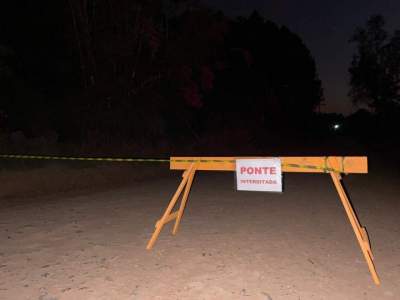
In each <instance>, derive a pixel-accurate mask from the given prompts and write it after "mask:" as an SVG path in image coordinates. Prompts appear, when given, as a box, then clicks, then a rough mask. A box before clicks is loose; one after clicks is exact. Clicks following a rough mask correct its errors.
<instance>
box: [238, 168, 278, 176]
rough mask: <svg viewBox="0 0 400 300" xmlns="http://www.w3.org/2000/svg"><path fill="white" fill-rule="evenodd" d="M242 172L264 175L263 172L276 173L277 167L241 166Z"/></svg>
mask: <svg viewBox="0 0 400 300" xmlns="http://www.w3.org/2000/svg"><path fill="white" fill-rule="evenodd" d="M240 174H249V175H253V174H254V175H262V174H264V175H265V174H270V175H276V167H241V168H240Z"/></svg>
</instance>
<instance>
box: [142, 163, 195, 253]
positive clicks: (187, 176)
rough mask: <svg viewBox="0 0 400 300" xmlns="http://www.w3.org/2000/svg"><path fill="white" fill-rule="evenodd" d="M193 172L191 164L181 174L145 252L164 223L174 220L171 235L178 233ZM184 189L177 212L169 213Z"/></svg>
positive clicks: (155, 238)
mask: <svg viewBox="0 0 400 300" xmlns="http://www.w3.org/2000/svg"><path fill="white" fill-rule="evenodd" d="M195 172H196V165H195V163H193V164H191V165H190V167H189V169H187V170H185V172H183V175H182V177H183V179H182V181H181V183H180V184H179V187H178V189H177V190H176V192H175V194H174V196H173V197H172V199H171V201H170V202H169V204H168V207H167V209H166V210H165V212H164V214H163V215H162V217H161V219H159V220H158V221H157V222H156V226H155V227H156V229H155V230H154V232H153V235H152V236H151V239H150V240H149V242H148V244H147V247H146V249H147V250H150V249H151V248H153V246H154V243H155V242H156V241H157V238H158V236H159V234H160V232H161V230H162V228H163V227H164V225H165V224H166V223H168V222H170V221H172V220H174V219H176V220H175V225H174V228H173V231H172V233H173V234H176V232H177V231H178V227H179V223H180V221H181V219H182V215H183V211H184V210H185V206H186V201H187V199H188V196H189V192H190V188H191V186H192V183H193V178H194V175H195ZM184 188H185V191H184V193H183V197H182V201H181V205H180V207H179V210H177V211H175V212H173V213H171V211H172V209H173V208H174V207H175V204H176V202H177V201H178V199H179V196H180V195H181V193H182V191H183V189H184Z"/></svg>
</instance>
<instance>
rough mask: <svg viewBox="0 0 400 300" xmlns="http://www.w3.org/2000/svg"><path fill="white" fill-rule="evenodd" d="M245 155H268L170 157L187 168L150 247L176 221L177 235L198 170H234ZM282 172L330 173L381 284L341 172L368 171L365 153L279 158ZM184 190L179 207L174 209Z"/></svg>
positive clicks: (172, 162) (175, 167)
mask: <svg viewBox="0 0 400 300" xmlns="http://www.w3.org/2000/svg"><path fill="white" fill-rule="evenodd" d="M243 158H266V157H171V158H170V169H171V170H184V173H183V175H182V177H183V178H182V181H181V183H180V185H179V187H178V189H177V191H176V192H175V194H174V195H173V197H172V199H171V201H170V202H169V204H168V207H167V209H166V210H165V212H164V214H163V215H162V217H161V218H160V219H159V220H158V221H157V222H156V225H155V227H156V228H155V230H154V232H153V235H152V236H151V239H150V240H149V242H148V244H147V249H148V250H150V249H151V248H152V247H153V246H154V243H155V242H156V240H157V238H158V236H159V234H160V232H161V230H162V228H163V227H164V225H165V224H166V223H168V222H170V221H172V220H175V225H174V228H173V231H172V233H173V234H176V232H177V230H178V227H179V223H180V221H181V218H182V215H183V212H184V209H185V206H186V202H187V199H188V196H189V192H190V189H191V186H192V183H193V179H194V176H195V172H196V171H235V170H236V159H243ZM280 159H281V163H282V172H302V173H329V174H330V175H331V178H332V181H333V183H334V185H335V188H336V191H337V193H338V195H339V198H340V200H341V202H342V205H343V208H344V209H345V212H346V214H347V217H348V219H349V221H350V225H351V226H352V228H353V231H354V234H355V236H356V239H357V241H358V243H359V246H360V248H361V251H362V253H363V255H364V258H365V260H366V262H367V265H368V268H369V271H370V273H371V276H372V279H373V281H374V283H375V284H377V285H379V284H380V280H379V277H378V274H377V272H376V270H375V265H374V263H373V259H374V256H373V254H372V251H371V245H370V242H369V237H368V233H367V231H366V229H365V227H363V226H361V224H360V222H359V220H358V218H357V215H356V213H355V211H354V209H353V207H352V205H351V203H350V201H349V199H348V197H347V194H346V192H345V190H344V187H343V185H342V182H341V180H342V178H341V176H340V174H341V173H346V174H347V173H361V174H362V173H364V174H365V173H368V161H367V157H364V156H316V157H280ZM182 193H183V196H182V199H181V202H180V206H179V209H178V210H177V211H175V212H173V213H171V211H172V210H173V208H174V207H175V204H176V203H177V202H178V199H179V197H180V196H181V194H182Z"/></svg>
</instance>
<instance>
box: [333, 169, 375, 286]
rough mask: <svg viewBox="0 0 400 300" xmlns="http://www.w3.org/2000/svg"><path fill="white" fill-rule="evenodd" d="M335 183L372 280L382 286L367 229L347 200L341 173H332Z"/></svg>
mask: <svg viewBox="0 0 400 300" xmlns="http://www.w3.org/2000/svg"><path fill="white" fill-rule="evenodd" d="M330 175H331V177H332V180H333V183H334V184H335V187H336V190H337V192H338V194H339V197H340V200H341V201H342V204H343V207H344V209H345V211H346V214H347V217H348V218H349V220H350V224H351V226H352V227H353V230H354V233H355V235H356V238H357V241H358V243H359V244H360V248H361V251H362V253H363V255H364V258H365V260H366V261H367V264H368V268H369V272H370V273H371V276H372V279H373V280H374V282H375V284H376V285H379V284H380V280H379V277H378V274H377V273H376V270H375V266H374V262H373V259H374V256H373V254H372V251H371V245H370V243H369V238H368V234H367V231H366V230H365V227H362V226H361V225H360V222H359V221H358V219H357V216H356V214H355V212H354V210H353V207H352V206H351V203H350V201H349V199H348V198H347V195H346V192H345V190H344V188H343V186H342V183H341V176H340V174H339V173H336V172H330Z"/></svg>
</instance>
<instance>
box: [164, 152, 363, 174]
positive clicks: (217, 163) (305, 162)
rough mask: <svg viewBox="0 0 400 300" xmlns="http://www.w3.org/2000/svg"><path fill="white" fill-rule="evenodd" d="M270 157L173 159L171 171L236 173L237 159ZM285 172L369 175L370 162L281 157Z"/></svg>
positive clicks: (356, 158) (350, 158) (358, 158)
mask: <svg viewBox="0 0 400 300" xmlns="http://www.w3.org/2000/svg"><path fill="white" fill-rule="evenodd" d="M244 158H268V157H215V156H213V157H171V158H170V169H171V170H187V169H188V168H189V167H190V165H191V164H192V163H194V162H197V165H196V170H200V171H235V170H236V159H244ZM280 159H281V161H282V171H283V172H297V173H329V172H330V171H332V169H333V170H334V171H336V172H339V173H364V174H365V173H368V160H367V157H365V156H314V157H292V156H285V157H280Z"/></svg>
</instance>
